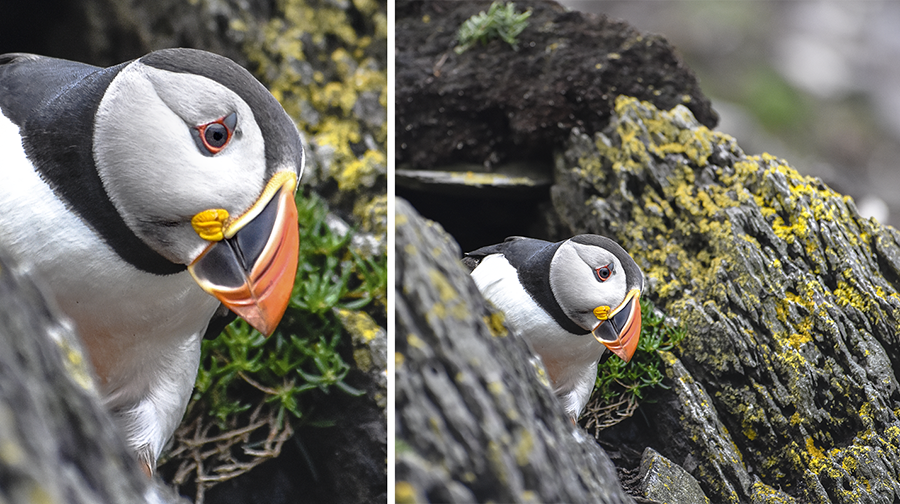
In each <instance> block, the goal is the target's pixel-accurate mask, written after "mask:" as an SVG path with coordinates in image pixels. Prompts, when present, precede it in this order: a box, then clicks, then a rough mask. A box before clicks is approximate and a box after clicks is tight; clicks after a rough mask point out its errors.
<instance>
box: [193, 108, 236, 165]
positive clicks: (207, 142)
mask: <svg viewBox="0 0 900 504" xmlns="http://www.w3.org/2000/svg"><path fill="white" fill-rule="evenodd" d="M236 125H237V114H235V113H234V112H232V113H230V114H228V115H227V116H224V117H221V118H219V119H216V120H215V121H213V122H210V123H207V124H203V125H200V126H197V127H196V129H195V130H194V131H193V133H194V140H195V141H196V142H197V146H198V147H201V148H202V149H205V150H206V152H208V153H209V154H210V155H215V154H218V153H219V152H221V151H222V149H224V148H225V147H226V146H227V145H228V142H230V141H231V137H232V136H234V128H235V126H236Z"/></svg>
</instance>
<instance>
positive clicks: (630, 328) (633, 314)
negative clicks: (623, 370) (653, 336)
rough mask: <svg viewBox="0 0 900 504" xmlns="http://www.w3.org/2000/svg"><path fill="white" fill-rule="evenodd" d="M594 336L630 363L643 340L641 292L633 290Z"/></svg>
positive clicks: (597, 329)
mask: <svg viewBox="0 0 900 504" xmlns="http://www.w3.org/2000/svg"><path fill="white" fill-rule="evenodd" d="M601 329H602V330H601ZM593 334H594V338H596V339H597V341H599V342H600V343H603V344H604V345H606V348H609V349H610V350H611V351H612V352H613V353H614V354H616V355H618V356H619V357H621V358H622V360H624V361H625V362H628V361H630V360H631V356H633V355H634V351H635V350H637V345H638V341H639V340H640V339H641V291H639V290H637V289H632V290H631V291H630V292H629V293H628V295H627V296H625V301H622V304H620V305H619V306H617V307H616V309H615V310H613V311H612V312H610V314H609V317H608V318H607V319H606V320H605V323H604V322H601V323H599V324H597V327H595V328H594V330H593Z"/></svg>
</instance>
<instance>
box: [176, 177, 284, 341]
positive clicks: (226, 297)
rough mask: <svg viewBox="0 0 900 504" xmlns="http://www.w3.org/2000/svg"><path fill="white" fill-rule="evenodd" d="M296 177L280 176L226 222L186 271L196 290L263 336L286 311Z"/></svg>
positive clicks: (271, 331) (271, 330) (272, 328)
mask: <svg viewBox="0 0 900 504" xmlns="http://www.w3.org/2000/svg"><path fill="white" fill-rule="evenodd" d="M296 185H297V175H296V173H291V172H279V173H277V174H276V175H275V176H274V177H272V180H270V181H269V183H268V184H267V185H266V188H265V189H264V190H263V194H262V196H260V198H259V199H258V200H257V201H256V203H254V204H253V206H251V207H250V210H248V211H247V212H245V213H244V214H243V215H242V216H240V217H238V218H237V219H235V220H234V221H232V222H230V223H228V225H227V227H226V229H225V231H224V239H223V240H221V241H217V242H213V243H211V244H210V245H209V246H208V247H207V248H206V250H204V251H203V252H202V253H201V254H200V256H199V257H197V259H195V260H194V262H192V263H191V264H190V266H188V271H190V272H191V275H192V276H193V277H194V280H195V281H196V282H197V284H199V285H200V287H201V288H202V289H203V290H205V291H206V292H208V293H209V294H211V295H213V296H215V298H216V299H218V300H219V301H221V302H222V304H224V305H225V306H227V307H228V308H229V309H230V310H231V311H233V312H234V313H236V314H237V315H238V316H240V317H241V318H243V319H244V320H246V321H247V322H248V323H249V324H250V325H251V326H253V327H254V328H256V330H258V331H259V332H261V333H263V334H265V335H266V336H269V335H271V334H272V333H273V332H274V331H275V327H276V326H277V325H278V322H279V321H281V317H282V315H284V311H285V310H286V309H287V305H288V301H290V298H291V289H292V288H293V285H294V276H296V274H297V258H298V253H299V245H298V244H299V240H300V239H299V233H298V231H297V206H296V205H295V203H294V188H295V187H296Z"/></svg>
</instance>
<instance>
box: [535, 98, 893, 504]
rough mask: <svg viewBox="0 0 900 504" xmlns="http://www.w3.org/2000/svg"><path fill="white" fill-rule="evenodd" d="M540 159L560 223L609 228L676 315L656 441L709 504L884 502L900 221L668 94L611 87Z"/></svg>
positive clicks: (889, 490)
mask: <svg viewBox="0 0 900 504" xmlns="http://www.w3.org/2000/svg"><path fill="white" fill-rule="evenodd" d="M556 167H557V185H556V186H554V188H553V197H554V203H555V207H556V210H557V212H558V213H559V215H560V216H561V218H562V220H563V221H564V222H566V223H567V225H568V227H569V230H570V231H571V232H572V233H573V234H574V233H598V234H606V235H609V236H612V237H614V238H616V239H617V240H618V241H619V242H620V243H622V245H623V246H624V247H625V248H626V249H627V250H629V251H630V252H631V254H632V255H633V256H634V258H635V260H636V261H637V262H638V264H639V265H640V266H641V268H642V269H643V271H644V273H645V275H646V285H647V291H648V294H649V295H650V296H651V298H653V300H654V302H656V303H657V305H658V306H659V307H661V308H662V309H663V310H664V311H666V312H667V313H668V314H669V315H671V316H674V317H676V318H677V319H678V320H680V322H681V323H682V324H683V325H684V326H685V327H686V328H688V332H689V334H688V337H687V338H686V339H685V340H684V342H683V343H682V344H681V347H680V348H679V349H677V351H676V352H675V355H674V356H671V355H670V356H669V357H667V359H666V360H667V363H668V364H667V365H668V369H667V374H668V375H669V377H670V378H671V379H672V381H673V384H674V385H676V387H675V389H674V392H675V395H676V397H677V399H676V400H674V401H667V402H666V405H667V406H668V407H670V409H674V410H675V411H669V412H663V411H662V410H661V409H659V408H656V409H654V410H653V413H651V416H650V422H651V423H653V422H654V421H655V420H659V424H660V429H661V430H662V431H663V432H664V435H660V436H659V438H658V442H659V443H660V444H659V445H658V446H654V448H656V449H657V450H658V451H659V452H660V453H662V454H663V455H665V456H666V457H667V458H669V459H671V460H674V461H682V460H687V461H689V462H690V463H685V464H683V465H684V467H685V468H686V469H688V470H689V472H691V474H692V475H693V476H695V477H696V478H697V479H698V481H700V484H701V486H702V487H703V490H704V492H705V493H706V494H707V495H708V496H710V499H711V500H713V501H715V502H748V501H751V500H754V501H756V502H785V501H786V500H790V499H796V500H797V501H799V502H823V503H824V502H846V503H850V502H873V503H874V502H892V501H893V499H894V498H895V496H896V495H897V494H898V492H900V479H898V477H897V474H898V468H900V455H898V452H897V450H896V447H897V446H898V443H900V420H898V413H897V411H900V387H898V383H897V380H896V377H895V374H894V371H893V369H894V367H895V365H894V363H895V362H898V359H900V345H898V339H897V336H896V328H897V327H900V295H898V292H897V290H898V287H900V233H898V232H897V231H896V230H894V229H893V228H890V227H884V226H881V225H880V224H878V223H877V222H876V221H874V220H870V219H864V218H862V217H860V215H859V213H858V212H857V210H856V207H855V205H854V204H853V201H852V200H851V199H849V198H846V197H843V196H841V195H840V194H837V193H835V192H834V191H832V190H831V189H829V188H828V187H827V186H826V185H825V184H823V183H822V182H821V181H819V180H817V179H815V178H812V177H805V176H802V175H800V174H798V173H797V172H796V171H795V170H793V169H792V168H791V167H790V166H789V164H788V163H787V162H786V161H784V160H781V159H778V158H775V157H773V156H770V155H768V154H763V155H759V156H748V155H745V154H744V153H743V152H742V151H741V149H740V148H739V147H738V145H737V142H736V141H735V140H734V139H733V138H731V137H729V136H728V135H725V134H723V133H717V132H712V131H710V130H709V129H707V128H706V127H705V126H703V125H701V124H699V123H698V122H697V121H696V120H695V119H694V118H693V116H692V114H691V113H690V111H689V110H687V109H686V108H685V107H681V106H679V107H676V108H674V109H673V110H672V111H660V110H658V109H657V108H655V107H654V106H653V105H651V104H649V103H647V102H641V101H639V100H635V99H633V98H624V97H622V98H619V99H618V100H617V105H616V118H615V119H614V120H613V121H612V122H611V125H610V127H609V128H608V129H606V130H605V131H604V132H602V133H596V134H586V133H584V132H581V131H573V133H572V136H571V138H570V140H569V142H568V144H567V146H566V148H565V150H564V151H562V152H561V153H560V154H559V155H558V156H557V158H556ZM674 357H677V359H676V358H674ZM678 411H680V414H679V413H677V412H678ZM775 489H779V490H775Z"/></svg>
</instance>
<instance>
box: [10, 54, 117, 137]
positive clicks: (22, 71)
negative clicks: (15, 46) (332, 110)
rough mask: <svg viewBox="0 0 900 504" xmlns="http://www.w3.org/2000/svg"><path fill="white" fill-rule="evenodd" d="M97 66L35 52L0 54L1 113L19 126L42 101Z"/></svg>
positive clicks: (92, 70)
mask: <svg viewBox="0 0 900 504" xmlns="http://www.w3.org/2000/svg"><path fill="white" fill-rule="evenodd" d="M97 70H100V68H98V67H95V66H91V65H86V64H84V63H76V62H74V61H67V60H61V59H56V58H48V57H46V56H38V55H36V54H26V53H9V54H2V55H0V108H2V109H3V115H5V116H6V117H8V118H9V119H10V120H11V121H12V122H14V123H16V124H17V125H19V126H20V127H21V126H22V123H23V122H24V121H25V119H26V118H27V117H30V116H32V115H33V113H34V111H35V110H37V109H38V108H40V107H41V105H43V104H45V103H47V102H49V101H51V100H53V99H54V98H56V97H57V96H58V95H59V94H60V93H61V92H63V91H64V90H65V89H67V88H69V87H70V86H71V85H72V84H73V83H75V82H78V81H80V80H82V79H84V78H85V77H86V76H88V75H90V74H92V73H94V72H96V71H97Z"/></svg>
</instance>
